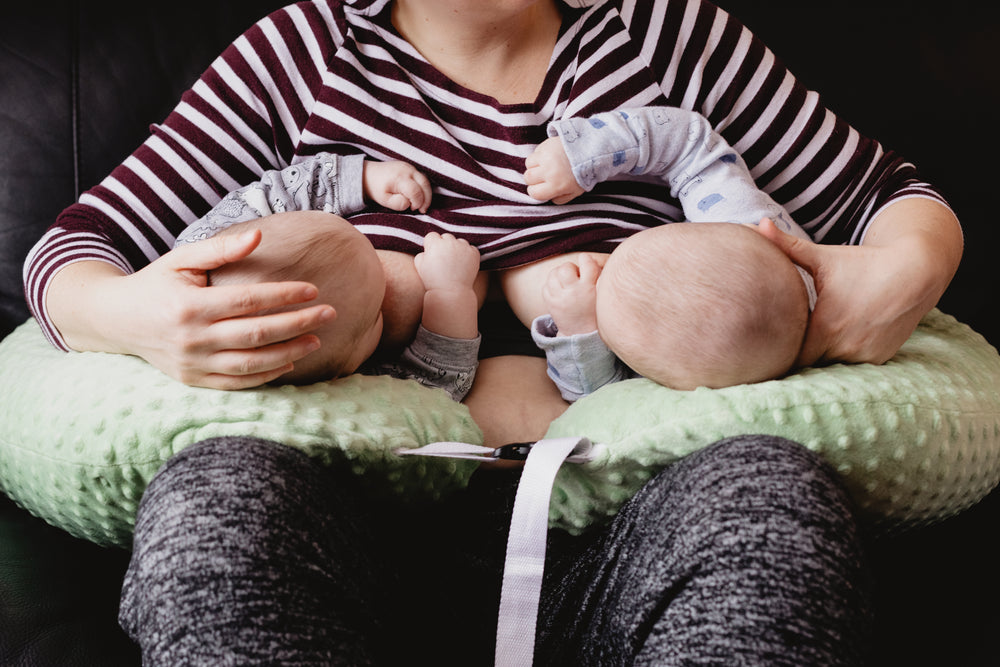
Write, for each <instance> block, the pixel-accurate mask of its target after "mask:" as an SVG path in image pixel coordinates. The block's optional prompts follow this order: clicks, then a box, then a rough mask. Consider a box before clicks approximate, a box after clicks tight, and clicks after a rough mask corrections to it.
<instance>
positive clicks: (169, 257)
mask: <svg viewBox="0 0 1000 667" xmlns="http://www.w3.org/2000/svg"><path fill="white" fill-rule="evenodd" d="M260 239H261V231H260V230H259V229H255V230H253V231H248V232H243V233H241V234H219V235H216V236H213V237H212V238H210V239H205V240H204V241H198V242H197V243H185V244H182V245H180V246H178V247H177V248H174V249H173V250H171V251H170V252H168V253H167V254H165V255H163V256H162V257H160V259H159V260H157V261H158V262H162V266H163V268H165V269H170V270H174V271H193V272H196V273H198V274H204V272H206V271H211V270H212V269H217V268H219V267H220V266H222V265H224V264H231V263H232V262H237V261H239V260H241V259H243V258H244V257H246V256H248V255H249V254H250V253H252V252H253V251H254V250H255V249H256V248H257V246H258V245H260Z"/></svg>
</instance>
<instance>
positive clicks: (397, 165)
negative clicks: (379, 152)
mask: <svg viewBox="0 0 1000 667" xmlns="http://www.w3.org/2000/svg"><path fill="white" fill-rule="evenodd" d="M362 182H363V186H362V187H363V188H364V194H365V197H367V198H368V199H371V200H372V201H375V202H377V203H379V204H381V205H382V206H385V207H386V208H390V209H392V210H393V211H405V210H406V209H410V210H411V211H420V212H421V213H426V212H427V208H428V207H429V206H430V205H431V182H430V181H429V180H427V177H426V176H424V175H423V174H422V173H420V172H419V171H417V169H416V168H415V167H414V166H413V165H410V164H407V163H406V162H401V161H399V160H391V161H389V162H375V161H373V160H365V165H364V172H363V175H362Z"/></svg>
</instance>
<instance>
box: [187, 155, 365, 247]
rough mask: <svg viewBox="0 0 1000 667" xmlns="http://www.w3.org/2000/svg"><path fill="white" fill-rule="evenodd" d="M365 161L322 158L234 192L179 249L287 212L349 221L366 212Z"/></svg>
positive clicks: (194, 227)
mask: <svg viewBox="0 0 1000 667" xmlns="http://www.w3.org/2000/svg"><path fill="white" fill-rule="evenodd" d="M364 162H365V159H364V156H362V155H351V156H347V157H342V156H339V155H333V154H331V153H318V154H316V155H313V156H310V157H307V158H305V159H303V160H302V161H300V162H297V163H295V164H293V165H290V166H288V167H285V168H284V169H280V170H279V169H271V170H268V171H265V172H264V173H263V174H261V177H260V180H259V181H255V182H253V183H250V184H249V185H245V186H243V187H242V188H239V189H238V190H234V191H233V192H230V193H229V194H227V195H226V196H225V197H223V198H222V199H221V200H220V201H219V203H218V204H216V205H215V206H213V207H212V209H211V210H210V211H209V212H208V213H206V214H205V215H204V216H202V217H201V218H199V219H198V220H195V221H194V222H193V223H191V225H189V226H188V228H187V229H185V230H184V231H183V232H181V234H180V236H178V237H177V240H176V241H175V243H174V246H175V247H176V246H178V245H181V244H183V243H193V242H195V241H201V240H203V239H207V238H211V237H213V236H215V235H216V234H218V233H219V232H221V231H222V230H223V229H226V228H228V227H232V226H233V225H235V224H238V223H241V222H247V221H249V220H257V219H259V218H263V217H264V216H267V215H272V214H274V213H282V212H285V211H326V212H327V213H333V214H335V215H341V216H343V215H349V214H351V213H355V212H357V211H360V210H361V209H362V208H364V205H365V204H364V197H363V192H362V173H363V171H364Z"/></svg>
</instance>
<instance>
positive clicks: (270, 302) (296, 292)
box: [198, 281, 319, 322]
mask: <svg viewBox="0 0 1000 667" xmlns="http://www.w3.org/2000/svg"><path fill="white" fill-rule="evenodd" d="M318 294H319V291H318V290H317V289H316V286H315V285H312V284H311V283H306V282H295V281H289V282H281V283H256V284H245V285H221V286H213V287H212V288H211V289H206V290H202V291H200V292H199V293H198V295H199V304H198V308H199V309H200V312H201V313H202V316H203V317H204V318H205V320H207V321H210V322H216V321H219V320H224V319H229V318H232V317H244V316H247V315H253V314H254V313H259V312H261V311H264V310H271V309H275V308H285V307H288V306H294V305H297V304H302V303H308V302H309V301H312V300H313V299H315V298H316V297H317V296H318Z"/></svg>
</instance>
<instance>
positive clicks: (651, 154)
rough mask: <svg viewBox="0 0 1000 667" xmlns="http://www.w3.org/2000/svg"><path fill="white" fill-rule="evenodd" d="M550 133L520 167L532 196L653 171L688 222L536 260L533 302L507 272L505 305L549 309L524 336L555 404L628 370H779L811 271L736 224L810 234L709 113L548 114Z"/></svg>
mask: <svg viewBox="0 0 1000 667" xmlns="http://www.w3.org/2000/svg"><path fill="white" fill-rule="evenodd" d="M549 134H550V135H552V137H551V138H550V139H549V140H547V141H545V142H543V143H542V144H541V145H540V146H539V147H538V149H537V150H536V151H535V152H534V153H533V154H532V155H531V156H529V158H528V159H527V161H526V167H527V170H526V172H525V181H526V183H527V184H528V192H529V194H531V195H532V196H534V197H536V198H538V199H543V200H544V199H551V200H552V201H553V202H555V203H565V202H568V201H570V200H572V199H573V198H575V197H576V196H578V195H580V194H582V193H583V192H585V191H586V190H589V189H591V188H593V187H594V185H596V183H598V182H600V181H601V180H607V179H609V178H613V177H615V176H618V175H621V174H630V175H633V176H635V175H651V176H657V177H659V178H661V179H663V180H664V181H666V182H667V183H668V184H669V185H670V189H671V194H672V195H674V196H675V197H677V199H678V200H679V201H680V203H681V205H682V207H683V209H684V214H685V217H686V218H687V219H688V220H689V221H692V222H697V223H698V224H669V225H664V226H662V227H655V228H651V229H647V230H644V231H641V232H638V233H636V234H634V235H633V236H631V237H629V238H628V239H627V240H626V241H624V242H623V243H622V244H621V245H620V246H619V247H618V248H616V249H615V251H614V252H612V253H611V255H610V256H603V255H598V254H594V253H581V254H580V255H579V256H578V259H577V261H576V262H572V261H565V258H563V260H557V261H555V262H553V261H548V262H545V263H542V264H540V265H539V267H538V270H541V271H546V272H548V275H547V277H546V278H545V279H544V288H543V290H542V293H541V295H540V303H539V299H538V298H537V297H534V296H532V295H527V296H525V294H526V289H528V288H527V287H526V286H527V285H528V283H530V282H532V280H536V281H537V280H538V278H539V276H538V270H536V271H535V272H534V273H535V275H534V276H532V275H531V273H532V270H531V269H528V270H526V271H524V272H522V273H523V275H520V276H518V275H517V274H516V272H514V276H513V277H508V278H507V279H506V280H505V284H504V287H505V292H506V293H507V294H508V298H509V299H510V298H512V297H513V299H515V300H516V299H518V298H519V297H525V299H526V300H527V301H528V304H529V305H528V306H527V308H528V311H527V312H530V309H531V308H541V310H542V312H544V313H547V314H546V315H542V316H538V317H534V318H533V321H532V335H533V337H534V339H535V342H536V343H537V344H538V345H539V346H540V347H541V348H542V349H543V350H545V352H546V356H547V358H548V361H549V375H550V377H552V378H553V380H554V381H555V382H556V384H557V385H558V386H559V388H560V391H561V393H562V394H563V397H564V398H566V399H567V400H575V399H577V398H579V397H581V396H583V395H585V394H588V393H590V392H592V391H594V390H595V389H597V388H598V387H600V386H603V385H604V384H607V383H608V382H613V381H616V380H621V379H625V378H626V377H634V376H635V375H636V374H639V375H642V376H644V377H647V378H650V379H652V380H655V381H657V382H659V383H661V384H664V385H666V386H668V387H672V388H675V389H694V388H695V387H698V386H707V387H715V388H718V387H725V386H730V385H734V384H743V383H748V382H758V381H761V380H766V379H771V378H774V377H779V376H781V375H783V374H784V373H786V372H787V371H788V370H790V368H791V367H792V366H793V364H794V362H795V359H796V357H797V354H798V351H799V348H800V347H801V344H802V340H803V338H804V335H805V326H806V323H807V321H808V314H809V310H810V309H811V307H812V305H813V304H814V302H815V287H814V285H813V281H812V277H811V276H810V275H809V274H808V273H806V272H805V271H804V270H802V269H801V268H800V267H797V266H795V265H794V264H793V263H792V262H791V261H790V260H789V259H788V258H787V257H786V256H785V255H784V254H783V253H782V252H781V251H780V250H778V248H777V247H775V246H774V245H773V244H771V243H770V242H769V241H768V240H767V239H766V238H764V237H763V236H761V235H760V234H757V233H756V231H755V230H753V229H751V228H749V227H747V226H746V225H756V224H758V223H760V222H761V221H762V220H764V219H767V220H769V221H771V222H769V223H768V224H771V223H772V222H773V224H776V225H778V226H779V227H780V228H782V229H783V230H785V231H786V232H788V233H791V234H794V235H797V236H799V237H801V238H808V236H807V235H806V234H805V232H804V231H802V230H801V228H799V227H798V226H797V225H795V224H794V223H793V222H792V221H791V217H790V216H789V215H788V213H787V212H786V211H785V210H784V208H783V207H781V206H780V205H779V204H777V203H776V202H775V201H774V200H773V199H772V198H771V197H769V196H768V195H767V194H766V193H764V192H763V191H761V190H760V189H759V188H757V186H756V184H755V183H754V181H753V179H752V177H751V175H750V172H749V169H747V167H746V164H745V163H744V162H743V159H742V158H741V157H740V156H739V155H738V154H737V153H736V152H735V151H733V149H732V148H731V147H730V146H729V145H728V144H727V143H726V142H725V140H724V139H722V137H721V136H719V135H718V134H717V133H716V132H715V131H714V130H713V129H712V127H711V125H710V124H709V123H708V121H707V120H705V119H704V118H703V117H702V116H700V115H699V114H695V113H693V112H689V111H685V110H682V109H676V108H671V107H647V108H641V109H632V110H624V111H615V112H610V113H604V114H598V115H596V116H593V117H591V118H586V119H581V118H571V119H566V120H562V121H557V122H554V123H552V125H551V126H550V128H549ZM713 222H714V223H717V224H712V223H713ZM730 223H742V224H730ZM789 278H791V280H789ZM532 299H534V301H532ZM524 312H526V311H525V306H524V304H523V303H522V304H521V313H522V314H523V313H524ZM765 343H766V344H765ZM616 355H617V358H615V356H616ZM621 362H624V365H623V364H622V363H621Z"/></svg>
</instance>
